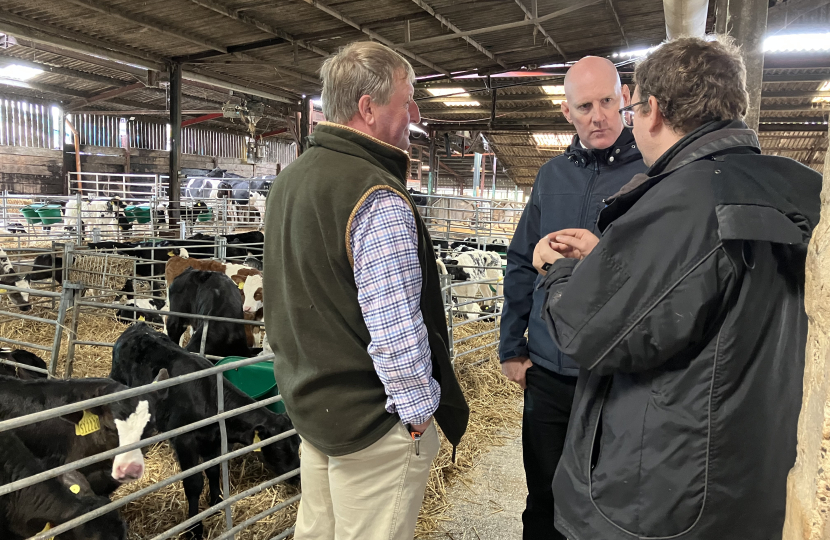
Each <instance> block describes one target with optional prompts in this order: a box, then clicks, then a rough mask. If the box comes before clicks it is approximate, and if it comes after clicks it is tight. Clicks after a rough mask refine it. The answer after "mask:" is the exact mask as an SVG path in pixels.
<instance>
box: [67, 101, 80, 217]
mask: <svg viewBox="0 0 830 540" xmlns="http://www.w3.org/2000/svg"><path fill="white" fill-rule="evenodd" d="M64 123H66V125H67V126H69V129H70V130H72V138H73V140H74V141H75V171H76V172H77V173H78V177H77V178H78V192H79V193H83V192H84V184H83V182H82V181H81V145H80V143H79V140H78V131H77V130H76V129H75V126H73V125H72V122H70V121H69V120H68V119H67V118H66V117H65V116H64ZM78 211H79V212H80V209H78Z"/></svg>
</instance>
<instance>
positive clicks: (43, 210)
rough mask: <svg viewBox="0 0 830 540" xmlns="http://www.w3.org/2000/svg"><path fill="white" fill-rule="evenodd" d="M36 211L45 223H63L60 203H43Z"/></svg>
mask: <svg viewBox="0 0 830 540" xmlns="http://www.w3.org/2000/svg"><path fill="white" fill-rule="evenodd" d="M36 212H37V215H38V217H40V221H41V222H42V223H43V224H44V225H54V224H56V223H63V214H61V205H59V204H47V205H43V206H41V207H40V208H38V209H37V210H36ZM24 215H25V214H24Z"/></svg>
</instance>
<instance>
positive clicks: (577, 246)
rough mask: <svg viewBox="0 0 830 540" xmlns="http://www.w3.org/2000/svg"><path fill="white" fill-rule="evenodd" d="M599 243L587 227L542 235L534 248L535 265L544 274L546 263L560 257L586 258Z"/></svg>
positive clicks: (553, 261)
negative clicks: (543, 268)
mask: <svg viewBox="0 0 830 540" xmlns="http://www.w3.org/2000/svg"><path fill="white" fill-rule="evenodd" d="M598 243H599V238H597V237H596V236H595V235H594V233H592V232H591V231H588V230H585V229H563V230H561V231H556V232H552V233H550V234H548V235H545V236H543V237H542V239H541V240H539V243H538V244H536V248H535V249H534V250H533V266H534V268H536V270H538V271H539V273H540V274H542V275H543V276H544V275H545V274H547V272H546V271H544V270H542V266H544V264H545V263H550V264H553V263H555V262H556V261H557V260H558V259H562V258H566V259H584V258H585V257H586V256H587V255H588V254H589V253H591V250H593V249H594V247H595V246H596V245H597V244H598Z"/></svg>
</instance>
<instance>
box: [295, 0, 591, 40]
mask: <svg viewBox="0 0 830 540" xmlns="http://www.w3.org/2000/svg"><path fill="white" fill-rule="evenodd" d="M303 1H304V2H306V3H316V4H319V2H316V1H315V0H303ZM602 1H603V0H581V1H580V2H575V3H574V4H571V5H570V6H568V7H566V8H562V9H558V10H556V11H554V12H551V13H548V14H547V15H543V16H541V17H531V18H528V19H524V20H523V21H516V22H512V23H505V24H497V25H495V26H487V27H484V28H477V29H475V30H466V31H464V32H461V33H460V34H444V35H441V36H435V37H431V38H424V39H416V40H414V41H410V42H409V43H408V44H407V45H409V46H413V45H427V44H429V43H440V42H441V41H447V40H450V39H458V38H460V37H463V36H476V35H478V34H488V33H492V32H500V31H502V30H510V29H512V28H519V27H521V26H529V25H535V24H541V23H543V22H545V21H549V20H551V19H555V18H556V17H561V16H562V15H566V14H568V13H573V12H574V11H579V10H580V9H583V8H586V7H588V6H593V5H594V4H599V3H600V2H602ZM398 46H399V45H394V47H398Z"/></svg>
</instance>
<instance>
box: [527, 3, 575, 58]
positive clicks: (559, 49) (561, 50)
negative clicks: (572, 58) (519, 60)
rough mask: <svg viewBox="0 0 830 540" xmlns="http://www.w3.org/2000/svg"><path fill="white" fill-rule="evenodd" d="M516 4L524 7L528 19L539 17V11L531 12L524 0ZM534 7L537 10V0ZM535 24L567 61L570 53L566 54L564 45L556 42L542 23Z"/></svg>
mask: <svg viewBox="0 0 830 540" xmlns="http://www.w3.org/2000/svg"><path fill="white" fill-rule="evenodd" d="M516 4H518V5H519V7H520V8H522V12H524V14H525V17H527V18H528V19H535V18H537V15H538V13H531V11H530V10H529V9H527V7H526V6H525V5H524V3H523V2H522V0H516ZM533 7H534V11H535V8H536V0H534V1H533ZM533 26H535V27H536V30H538V31H539V33H540V34H542V35H543V36H545V40H546V41H547V42H548V43H550V44H551V45H553V46H554V48H555V49H556V50H557V51H559V54H560V55H561V56H562V59H563V60H566V61H567V60H568V55H566V54H565V51H564V50H563V49H562V47H560V46H559V44H558V43H556V42H555V41H554V40H553V38H552V37H550V34H548V32H547V30H545V29H544V28H542V25H541V24H540V23H536V24H534V25H533ZM533 41H534V43H535V42H536V40H535V39H534V40H533Z"/></svg>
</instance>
